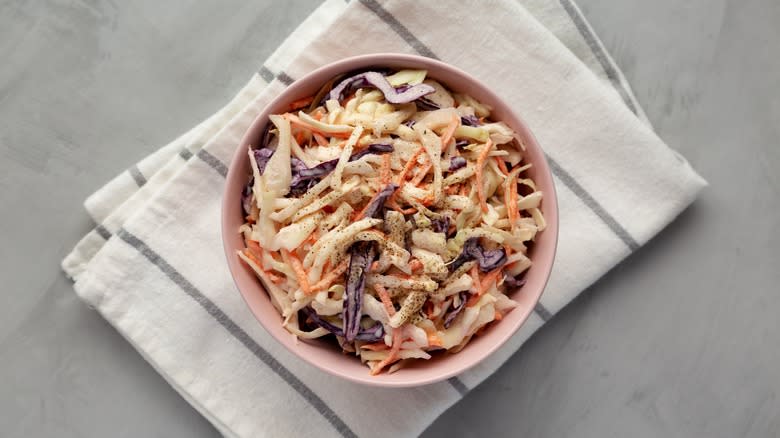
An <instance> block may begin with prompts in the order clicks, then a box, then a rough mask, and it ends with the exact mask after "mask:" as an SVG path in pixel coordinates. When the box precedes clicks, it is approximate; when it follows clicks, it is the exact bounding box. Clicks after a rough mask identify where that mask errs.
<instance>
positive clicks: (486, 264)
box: [449, 237, 506, 272]
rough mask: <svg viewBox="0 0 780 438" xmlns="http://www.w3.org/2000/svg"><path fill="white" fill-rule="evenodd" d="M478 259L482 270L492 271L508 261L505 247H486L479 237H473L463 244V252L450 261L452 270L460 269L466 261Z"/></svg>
mask: <svg viewBox="0 0 780 438" xmlns="http://www.w3.org/2000/svg"><path fill="white" fill-rule="evenodd" d="M471 260H476V261H477V264H478V265H479V270H480V271H482V272H488V271H492V270H494V269H496V268H498V267H500V266H502V265H503V264H504V263H506V252H504V249H503V248H499V249H490V250H487V249H484V248H482V246H481V245H480V244H479V238H478V237H472V238H471V239H469V240H467V241H466V243H465V244H463V252H461V253H460V255H459V256H458V257H456V258H455V260H453V262H452V263H450V266H449V268H450V272H452V271H454V270H456V269H458V268H459V267H461V266H462V265H463V264H464V263H466V262H468V261H471Z"/></svg>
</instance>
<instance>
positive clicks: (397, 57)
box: [220, 53, 559, 388]
mask: <svg viewBox="0 0 780 438" xmlns="http://www.w3.org/2000/svg"><path fill="white" fill-rule="evenodd" d="M388 62H390V63H393V64H396V65H397V64H408V65H409V67H410V68H412V66H415V65H416V66H424V67H426V68H430V67H433V68H434V69H436V70H439V71H441V72H443V73H442V74H441V75H438V76H447V75H452V74H454V75H455V76H461V78H462V79H464V80H465V82H467V83H470V84H474V85H475V86H477V87H478V88H479V89H480V90H479V91H480V93H481V94H482V95H483V98H482V99H480V100H481V101H485V99H484V95H487V96H488V97H489V99H488V100H490V103H501V104H503V106H504V107H505V109H506V111H508V115H509V116H510V117H509V118H510V119H513V120H510V121H507V120H505V119H507V117H506V116H504V117H502V118H501V121H504V122H505V123H507V124H509V125H510V127H511V128H512V129H513V130H515V131H516V132H520V131H522V134H523V137H524V138H523V139H524V143H525V145H526V147H528V148H531V149H535V150H537V151H538V155H539V158H540V159H537V160H534V161H533V163H534V167H535V168H536V171H537V172H540V175H537V176H536V177H534V179H535V181H536V182H537V183H538V182H539V180H540V176H541V177H542V179H544V180H545V182H544V186H545V187H549V190H547V191H545V194H544V200H543V208H544V210H545V213H544V214H545V221H546V223H547V227H546V229H545V230H544V231H542V233H547V236H546V239H548V241H549V243H548V246H549V247H550V248H549V250H548V251H547V252H546V254H547V257H545V260H542V262H544V264H542V265H536V263H535V266H534V267H536V268H537V270H539V269H542V270H543V272H542V273H541V274H540V275H541V276H542V277H541V278H542V281H541V283H540V285H539V288H538V291H537V292H536V294H535V295H536V296H535V298H534V299H533V303H532V305H531V306H529V307H530V308H529V309H527V311H526V312H525V314H524V315H522V316H521V317H520V318H519V319H518V320H517V321H516V322H515V323H514V326H513V327H511V328H510V327H506V328H504V327H503V326H502V329H501V333H500V336H497V339H496V340H495V341H494V342H493V343H492V344H491V345H490V346H489V347H488V348H487V349H486V350H485V351H484V353H482V354H472V355H465V358H464V356H460V354H459V355H458V356H455V358H463V359H461V360H459V361H460V362H462V363H461V364H460V365H459V366H450V367H448V369H447V370H445V371H442V372H440V373H436V374H431V375H426V374H425V373H423V377H417V378H408V379H390V380H388V379H384V378H381V376H382V375H378V376H371V375H369V373H368V372H367V370H368V369H367V368H365V369H366V373H364V374H362V375H356V374H355V373H352V372H346V371H344V370H342V369H339V368H338V367H329V366H324V365H322V364H320V363H318V362H317V361H315V360H313V359H312V358H311V357H309V356H307V355H304V354H302V352H301V351H300V350H299V349H296V348H290V346H289V345H288V342H289V339H283V338H282V335H280V334H279V331H278V330H275V329H273V328H272V327H271V326H270V324H276V325H279V323H278V321H274V322H270V321H266V320H265V318H261V317H260V316H259V315H258V313H257V312H256V311H255V309H254V307H253V306H252V305H251V303H250V302H249V299H250V297H249V295H248V294H249V291H246V290H245V289H244V288H242V287H241V285H240V281H239V279H238V277H237V275H238V274H237V270H238V269H242V266H241V263H240V261H239V258H238V257H236V250H237V249H238V248H236V247H235V246H233V245H231V244H230V243H229V239H227V238H226V236H229V235H232V234H235V233H236V230H235V229H232V228H231V226H230V225H229V222H230V216H232V215H234V214H235V212H234V211H232V212H231V209H235V208H236V207H237V206H236V205H234V204H233V203H231V202H229V200H230V198H231V194H230V193H229V191H230V190H231V189H232V188H234V186H233V185H231V184H230V182H231V181H232V180H233V179H235V178H237V177H238V176H241V177H245V175H243V173H245V171H244V169H240V167H241V166H240V163H241V161H242V157H241V155H242V153H241V151H243V150H244V149H245V148H246V147H247V146H248V145H249V144H250V143H251V139H252V132H253V131H254V130H255V128H256V127H257V125H263V126H265V124H267V123H268V116H269V115H270V111H271V108H274V107H276V106H278V105H279V104H280V103H282V102H286V101H288V100H293V99H291V97H294V96H296V93H300V92H301V91H302V90H303V89H305V88H306V87H307V83H308V82H310V81H311V80H312V79H313V78H317V77H319V76H323V77H324V78H325V80H324V81H326V80H327V79H328V78H330V77H334V76H336V75H338V74H341V73H346V72H349V71H353V70H356V69H363V68H367V67H382V66H383V65H386V64H387V63H388ZM394 68H398V67H394ZM435 76H436V75H435ZM437 79H441V82H442V83H444V84H445V86H448V87H449V85H448V84H447V80H446V78H439V77H437ZM324 81H321V82H324ZM514 122H517V123H514ZM239 172H241V173H242V175H237V174H238V173H239ZM220 213H221V214H220V219H221V237H222V244H223V250H224V253H225V257H226V259H227V263H228V269H229V271H230V275H231V278H232V279H233V282H234V284H235V286H236V289H238V292H239V293H240V295H241V297H242V299H243V300H244V302H245V304H246V306H247V307H248V308H249V310H250V312H251V313H252V315H253V316H254V318H255V319H256V320H257V321H258V322H259V323H260V325H261V326H262V327H263V328H264V329H265V331H266V332H268V333H269V334H270V335H271V336H272V337H273V338H274V339H275V341H276V342H278V343H279V344H281V345H282V346H283V347H284V348H285V349H287V350H288V351H290V352H292V353H293V354H294V355H295V356H296V357H297V358H300V359H303V360H304V361H305V362H306V363H308V364H310V365H313V366H314V367H315V368H318V369H320V370H322V371H324V372H326V373H328V374H330V375H334V376H337V377H340V378H343V379H346V380H348V381H351V382H355V383H360V384H364V385H368V386H374V387H391V388H404V387H415V386H422V385H428V384H433V383H437V382H441V381H444V380H446V379H449V378H452V377H454V376H457V375H459V374H462V373H463V372H465V371H466V370H468V369H470V368H472V367H474V366H476V365H477V364H479V363H480V362H482V361H483V360H485V359H487V358H488V357H490V356H491V355H492V354H493V353H495V352H496V350H498V349H499V348H501V347H502V346H503V345H504V344H505V343H506V342H507V341H508V340H509V339H510V338H511V337H512V336H513V335H515V334H516V333H517V332H518V331H519V330H520V328H521V327H522V326H523V325H524V324H526V322H527V321H528V318H529V317H530V315H531V313H533V312H534V307H535V306H536V305H537V304H538V302H539V300H540V299H541V296H542V294H543V293H544V291H545V289H546V286H547V284H548V282H549V278H550V273H551V271H552V268H553V265H554V262H555V254H556V252H557V246H558V237H559V236H558V226H559V208H558V200H557V193H556V188H555V182H554V179H553V177H552V172H551V168H550V166H549V163H548V159H547V156H546V154H545V153H544V150H543V149H542V148H541V146H540V145H539V142H538V141H537V139H536V137H535V136H534V135H533V133H532V131H531V130H530V128H529V127H528V124H527V123H525V121H524V120H523V119H522V118H521V117H520V116H519V115H518V114H517V112H515V111H514V110H513V109H512V107H511V106H510V105H509V104H507V103H506V102H504V100H503V99H502V98H501V97H500V95H498V94H497V93H495V92H494V91H493V90H492V89H491V88H490V87H488V86H487V85H485V84H484V83H483V82H482V81H480V80H478V79H476V78H475V77H474V76H472V75H471V74H469V73H467V72H465V71H463V70H461V69H459V68H457V67H455V66H453V65H451V64H447V63H444V62H442V61H439V60H436V59H432V58H427V57H423V56H418V55H410V54H401V53H372V54H367V55H358V56H352V57H347V58H342V59H340V60H337V61H335V62H331V63H328V64H325V65H323V66H321V67H318V68H316V69H314V70H312V71H310V72H309V73H307V74H305V75H304V76H303V77H301V78H300V79H298V80H295V81H294V82H293V83H292V84H290V86H288V87H287V88H285V89H284V90H283V91H282V92H280V93H279V94H278V95H277V96H276V97H274V98H273V99H271V100H270V101H269V102H268V104H267V105H265V106H264V107H263V108H262V109H261V110H260V112H259V113H258V114H257V116H256V117H255V118H254V119H253V121H252V123H251V124H250V125H249V126H248V128H247V130H246V132H245V133H244V135H243V136H242V138H241V140H240V142H239V143H238V145H237V147H236V150H235V152H234V153H233V155H232V158H231V160H230V164H229V166H228V172H227V175H226V179H225V187H224V189H223V193H222V203H221V212H220ZM550 234H551V236H550ZM536 261H537V260H534V262H536ZM243 269H248V268H245V267H244V268H243ZM252 276H254V273H252ZM256 284H257V287H258V289H259V290H261V291H262V292H263V294H264V296H265V298H266V299H268V300H269V303H270V298H268V292H267V291H266V290H265V287H264V286H263V285H262V283H261V282H260V281H256ZM275 310H276V309H274V311H275ZM518 310H520V309H513V310H512V311H510V313H511V312H515V311H518ZM503 322H504V323H508V322H509V321H503ZM493 328H495V327H493ZM288 334H289V333H288ZM289 336H292V335H289ZM300 342H305V341H300ZM466 348H468V345H467V346H466ZM346 357H347V356H345V358H346ZM448 359H450V361H452V359H453V356H450V357H449V358H448ZM349 360H358V359H357V358H351V357H350V358H349ZM402 372H403V370H400V371H399V372H398V373H402ZM398 373H396V374H398ZM429 374H430V373H429ZM384 375H386V374H384Z"/></svg>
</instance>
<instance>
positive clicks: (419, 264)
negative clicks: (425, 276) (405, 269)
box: [409, 259, 423, 272]
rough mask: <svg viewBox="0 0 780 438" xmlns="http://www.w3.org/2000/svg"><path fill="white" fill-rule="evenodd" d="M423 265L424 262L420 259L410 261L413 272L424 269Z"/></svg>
mask: <svg viewBox="0 0 780 438" xmlns="http://www.w3.org/2000/svg"><path fill="white" fill-rule="evenodd" d="M422 267H423V263H422V262H421V261H420V260H418V259H414V260H412V261H411V262H409V269H411V270H412V272H414V271H417V270H419V269H422Z"/></svg>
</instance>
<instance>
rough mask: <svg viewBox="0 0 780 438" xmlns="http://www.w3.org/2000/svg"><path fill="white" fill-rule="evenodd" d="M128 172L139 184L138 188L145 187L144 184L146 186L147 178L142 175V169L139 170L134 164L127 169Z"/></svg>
mask: <svg viewBox="0 0 780 438" xmlns="http://www.w3.org/2000/svg"><path fill="white" fill-rule="evenodd" d="M127 172H128V173H129V174H130V176H132V177H133V180H135V183H136V184H138V187H143V186H144V184H146V177H145V176H144V174H143V173H141V169H139V168H138V166H137V165H135V164H133V165H132V166H130V168H129V169H127Z"/></svg>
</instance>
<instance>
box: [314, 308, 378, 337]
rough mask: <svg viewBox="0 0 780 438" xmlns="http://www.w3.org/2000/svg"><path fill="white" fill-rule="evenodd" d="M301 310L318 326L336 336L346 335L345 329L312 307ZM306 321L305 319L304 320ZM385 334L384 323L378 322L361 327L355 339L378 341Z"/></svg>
mask: <svg viewBox="0 0 780 438" xmlns="http://www.w3.org/2000/svg"><path fill="white" fill-rule="evenodd" d="M301 312H303V314H304V315H306V317H307V318H308V319H309V320H311V322H312V323H314V325H316V326H317V327H322V328H324V329H325V330H327V331H329V332H331V333H333V334H334V335H336V336H340V337H343V336H344V330H342V329H341V328H340V327H338V326H337V325H335V324H333V323H332V322H330V321H328V320H327V319H325V318H323V317H321V316H320V315H318V314H317V312H315V311H314V309H312V308H311V307H304V308H303V309H301ZM303 322H305V321H303ZM384 336H385V328H384V326H382V323H380V322H377V323H376V324H374V325H373V326H371V327H369V328H363V327H360V330H359V331H358V334H357V335H356V336H355V339H356V340H358V341H365V342H376V341H379V340H380V339H383V338H384Z"/></svg>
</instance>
